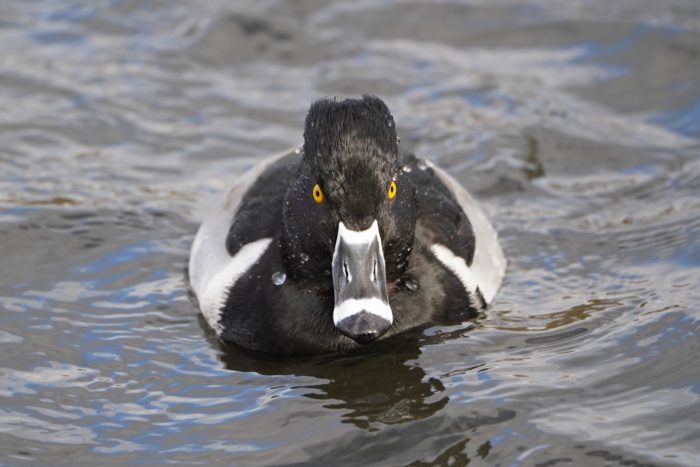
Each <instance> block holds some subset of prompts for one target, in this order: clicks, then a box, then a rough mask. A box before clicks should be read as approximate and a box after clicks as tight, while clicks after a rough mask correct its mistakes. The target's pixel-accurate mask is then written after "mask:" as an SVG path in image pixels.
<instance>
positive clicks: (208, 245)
mask: <svg viewBox="0 0 700 467" xmlns="http://www.w3.org/2000/svg"><path fill="white" fill-rule="evenodd" d="M289 152H290V151H285V152H283V153H280V154H278V155H276V156H273V157H270V158H268V159H265V160H263V161H261V162H260V163H259V164H257V165H255V166H254V167H252V168H251V169H250V170H249V171H248V172H246V173H245V174H244V175H243V176H241V177H239V179H238V181H237V183H236V184H234V185H233V187H231V189H230V190H229V191H228V192H227V193H226V194H224V196H223V197H222V198H221V200H220V201H219V202H218V203H216V204H213V205H212V206H211V208H210V212H208V213H207V215H206V216H205V218H204V222H203V223H202V225H201V226H200V228H199V231H198V232H197V236H196V237H195V239H194V242H193V243H192V249H191V251H190V261H189V267H188V270H189V276H190V286H191V287H192V290H193V291H194V293H195V295H197V300H198V301H199V305H200V309H201V311H202V314H203V315H204V317H205V318H206V319H207V322H208V323H209V325H210V326H211V327H212V328H214V330H215V331H217V333H219V334H220V333H221V326H220V325H219V324H218V322H219V318H220V316H221V305H222V302H223V300H224V297H225V294H226V293H227V291H228V289H230V287H231V285H232V284H233V282H234V277H232V276H229V274H232V273H233V272H235V271H237V270H239V269H243V270H246V269H248V268H250V266H252V265H253V264H254V263H255V261H257V258H258V257H260V255H262V253H263V252H264V251H265V249H266V248H267V245H268V244H269V243H270V239H261V240H258V241H256V242H253V243H250V244H248V245H245V246H243V248H241V249H240V250H239V251H238V253H237V254H236V256H234V257H233V258H232V257H231V255H229V253H228V250H226V237H227V236H228V232H229V229H230V228H231V225H232V223H233V221H234V218H235V216H236V212H237V211H238V208H239V206H240V202H241V199H243V196H244V195H245V193H246V192H247V191H248V189H249V188H250V187H251V186H252V185H253V183H255V181H256V180H257V179H258V177H260V175H261V174H262V173H263V172H265V170H267V168H268V167H270V165H272V164H274V163H275V162H276V161H278V160H279V159H281V158H282V157H284V156H285V155H287V154H289ZM263 243H264V246H263ZM255 245H257V246H255ZM256 254H257V256H256ZM253 256H255V260H252V261H251V259H250V258H251V257H253ZM246 264H247V266H245V265H246ZM238 277H240V275H238V276H236V278H235V279H238Z"/></svg>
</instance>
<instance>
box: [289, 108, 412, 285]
mask: <svg viewBox="0 0 700 467" xmlns="http://www.w3.org/2000/svg"><path fill="white" fill-rule="evenodd" d="M283 214H284V243H283V250H284V255H285V261H286V265H287V268H288V270H289V272H290V273H291V275H292V277H294V278H295V279H297V280H301V281H304V280H309V281H311V282H312V283H315V284H318V283H319V281H326V282H327V283H328V287H331V277H330V276H331V269H332V259H333V255H334V251H335V249H336V241H337V237H338V229H339V224H340V223H341V222H342V223H343V225H344V226H345V227H346V229H348V230H349V231H358V232H359V231H365V230H367V229H369V228H370V227H371V226H372V225H373V222H374V221H375V220H376V221H377V223H378V227H379V233H380V237H381V248H382V251H383V256H384V259H385V263H386V280H387V281H392V280H393V279H396V278H398V277H400V276H401V274H402V273H403V272H404V271H405V268H406V266H407V258H408V256H409V254H410V251H411V248H412V246H413V239H414V233H415V224H416V215H417V201H416V194H415V189H414V187H413V186H412V185H411V184H410V183H409V181H408V179H407V177H404V174H403V172H402V171H401V170H400V167H399V163H398V147H397V138H396V127H395V124H394V119H393V117H392V115H391V113H390V112H389V109H388V108H387V106H386V104H384V102H382V101H381V100H380V99H378V98H377V97H373V96H363V97H362V98H360V99H345V100H342V101H337V100H335V99H333V100H331V99H322V100H319V101H317V102H315V103H314V104H312V105H311V108H310V109H309V112H308V114H307V116H306V123H305V127H304V147H303V156H302V160H301V162H300V165H299V170H298V173H297V179H296V180H295V182H294V183H292V184H291V185H290V186H289V188H288V191H287V194H286V197H285V206H284V213H283ZM336 292H337V291H336Z"/></svg>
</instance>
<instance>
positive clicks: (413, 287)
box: [403, 279, 418, 292]
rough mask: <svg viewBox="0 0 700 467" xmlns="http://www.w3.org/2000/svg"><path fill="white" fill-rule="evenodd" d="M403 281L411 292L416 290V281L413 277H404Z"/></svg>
mask: <svg viewBox="0 0 700 467" xmlns="http://www.w3.org/2000/svg"><path fill="white" fill-rule="evenodd" d="M403 283H404V285H405V286H406V288H407V289H408V290H410V291H411V292H415V291H416V290H418V282H417V281H416V280H415V279H406V280H404V281H403Z"/></svg>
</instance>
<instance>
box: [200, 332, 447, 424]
mask: <svg viewBox="0 0 700 467" xmlns="http://www.w3.org/2000/svg"><path fill="white" fill-rule="evenodd" d="M421 336H422V333H421V332H420V331H419V330H417V331H414V332H411V333H407V334H404V335H401V336H396V337H394V338H392V339H389V340H387V341H381V342H377V343H375V344H373V345H371V346H369V347H367V348H364V349H360V350H357V351H355V352H351V353H348V354H346V355H343V356H340V357H339V356H337V355H330V356H323V357H311V358H299V359H287V360H274V359H270V358H266V357H265V356H262V355H254V354H251V353H250V352H248V351H245V350H242V349H239V348H238V347H235V346H228V345H223V344H221V343H219V342H218V341H217V340H216V339H215V336H214V335H213V334H212V333H209V339H210V342H211V343H212V345H214V346H215V347H216V348H217V349H218V350H219V351H220V359H221V361H222V363H223V364H224V366H225V367H226V369H228V370H232V371H239V372H254V373H258V374H261V375H290V376H311V377H313V378H315V379H317V380H319V381H322V382H319V383H318V384H314V385H312V386H309V388H310V389H311V388H313V389H314V391H311V392H309V393H306V394H304V395H305V396H306V397H308V398H311V399H316V400H319V401H322V402H323V407H325V408H330V409H337V410H338V411H340V412H342V421H343V423H351V424H353V425H355V426H357V427H359V428H362V429H364V430H368V431H376V430H377V429H378V426H379V425H393V424H400V423H403V422H407V421H415V420H421V419H424V418H428V417H430V416H431V415H433V414H435V413H436V412H438V411H439V410H440V409H442V408H443V407H445V405H447V402H448V401H449V398H448V397H447V395H446V394H445V392H444V391H445V387H444V386H443V385H442V383H441V382H440V380H439V379H437V378H431V377H427V376H426V373H425V371H424V370H423V368H421V367H420V365H419V364H418V357H419V355H420V353H421V350H420V345H419V342H420V341H421V340H422V339H421Z"/></svg>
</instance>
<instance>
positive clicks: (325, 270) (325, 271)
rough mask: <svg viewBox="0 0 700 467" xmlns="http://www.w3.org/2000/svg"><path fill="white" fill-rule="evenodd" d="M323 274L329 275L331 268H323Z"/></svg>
mask: <svg viewBox="0 0 700 467" xmlns="http://www.w3.org/2000/svg"><path fill="white" fill-rule="evenodd" d="M323 274H324V275H326V276H330V275H331V270H330V269H324V270H323Z"/></svg>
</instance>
